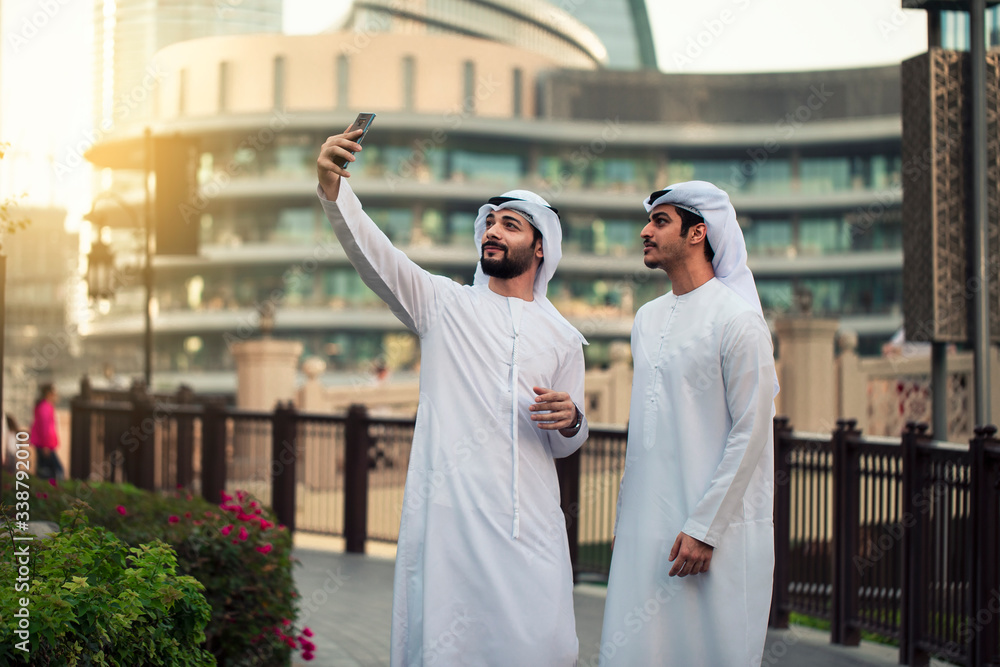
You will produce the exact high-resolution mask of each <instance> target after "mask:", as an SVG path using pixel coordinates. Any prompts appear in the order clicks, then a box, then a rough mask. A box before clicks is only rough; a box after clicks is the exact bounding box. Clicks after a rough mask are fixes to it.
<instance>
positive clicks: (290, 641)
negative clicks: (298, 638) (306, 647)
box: [285, 637, 296, 648]
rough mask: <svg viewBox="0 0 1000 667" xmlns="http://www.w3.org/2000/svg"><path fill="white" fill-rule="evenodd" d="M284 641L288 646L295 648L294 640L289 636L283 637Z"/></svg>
mask: <svg viewBox="0 0 1000 667" xmlns="http://www.w3.org/2000/svg"><path fill="white" fill-rule="evenodd" d="M285 643H286V644H288V648H296V647H295V640H294V639H292V638H291V637H285Z"/></svg>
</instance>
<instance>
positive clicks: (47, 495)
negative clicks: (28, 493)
mask: <svg viewBox="0 0 1000 667" xmlns="http://www.w3.org/2000/svg"><path fill="white" fill-rule="evenodd" d="M35 497H36V498H41V499H43V500H44V499H45V498H48V497H49V494H47V493H45V492H44V491H39V492H38V493H36V494H35Z"/></svg>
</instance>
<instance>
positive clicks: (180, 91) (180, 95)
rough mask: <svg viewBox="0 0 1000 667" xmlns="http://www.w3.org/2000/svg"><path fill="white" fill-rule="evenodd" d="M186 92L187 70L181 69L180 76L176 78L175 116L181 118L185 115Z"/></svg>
mask: <svg viewBox="0 0 1000 667" xmlns="http://www.w3.org/2000/svg"><path fill="white" fill-rule="evenodd" d="M186 90H187V69H184V68H182V69H181V73H180V76H179V77H178V78H177V115H178V116H183V115H184V114H185V113H187V100H186V99H185V97H184V94H185V91H186Z"/></svg>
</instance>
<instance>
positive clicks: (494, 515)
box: [318, 181, 588, 667]
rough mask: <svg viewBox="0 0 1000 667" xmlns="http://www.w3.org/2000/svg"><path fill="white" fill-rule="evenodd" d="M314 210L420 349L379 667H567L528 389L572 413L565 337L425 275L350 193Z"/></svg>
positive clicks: (560, 576)
mask: <svg viewBox="0 0 1000 667" xmlns="http://www.w3.org/2000/svg"><path fill="white" fill-rule="evenodd" d="M318 193H319V196H320V200H321V201H322V203H323V208H324V210H325V211H326V215H327V217H328V218H329V220H330V222H331V223H332V224H333V228H334V230H335V232H336V234H337V237H338V238H339V239H340V243H341V245H342V246H343V248H344V250H345V251H346V252H347V255H348V257H349V258H350V260H351V263H352V264H353V265H354V266H355V268H356V269H357V270H358V273H359V274H360V276H361V278H362V279H363V280H364V282H365V284H367V285H368V286H369V287H370V288H371V289H372V290H373V291H374V292H375V293H376V294H378V295H379V297H381V298H382V299H383V300H384V301H385V302H386V303H387V304H388V305H389V307H390V308H391V309H392V312H393V313H394V314H395V315H396V316H397V317H398V318H399V319H400V320H401V321H402V322H403V324H405V325H406V326H407V328H409V329H410V330H411V331H413V332H414V333H415V334H417V335H418V336H419V337H420V354H421V362H420V402H419V405H418V408H417V421H416V427H415V431H414V436H413V447H412V450H411V452H410V464H409V469H408V470H407V474H406V488H405V491H404V496H403V507H402V518H401V521H400V526H399V543H398V547H397V551H396V575H395V581H394V584H393V605H392V607H393V608H392V639H391V660H390V662H391V664H392V665H393V666H402V665H406V666H411V667H412V666H415V665H435V666H437V665H455V666H458V665H461V666H463V667H472V666H479V665H484V666H485V665H491V666H492V665H496V666H501V665H503V666H507V665H518V666H519V667H531V666H533V665H537V666H538V667H553V666H560V665H567V666H568V665H573V664H574V662H575V660H576V658H577V652H578V642H577V637H576V622H575V619H574V615H573V574H572V566H571V564H570V558H569V546H568V541H567V538H566V523H565V519H564V517H563V514H562V511H561V510H560V507H559V482H558V479H557V477H556V470H555V463H554V457H555V458H558V457H563V456H568V455H569V454H571V453H573V452H574V451H576V450H577V449H578V448H579V447H580V445H581V444H583V441H584V440H586V438H587V431H588V429H587V425H586V423H585V422H586V420H584V424H583V426H582V427H581V428H580V431H579V432H578V433H577V434H576V435H575V436H573V437H572V438H566V437H564V436H562V435H561V434H560V433H559V432H558V431H548V430H542V429H540V428H539V427H538V426H537V425H536V423H535V422H533V421H532V420H531V418H530V414H531V413H530V412H529V410H528V407H529V406H530V405H531V404H532V403H533V402H534V398H535V394H534V392H533V391H532V387H535V386H539V387H544V388H549V389H554V390H556V391H565V392H568V393H569V394H570V396H571V397H572V399H573V402H574V403H576V405H577V406H582V405H583V378H584V363H583V349H582V346H581V342H580V339H579V337H578V335H577V334H576V332H575V330H572V329H571V328H570V327H568V326H567V325H566V324H564V323H561V322H557V321H556V320H555V319H554V318H553V317H551V316H550V315H547V314H546V313H544V311H543V310H542V309H541V308H540V307H539V306H538V304H537V303H536V302H534V301H530V302H528V301H523V300H521V299H517V298H508V297H503V296H500V295H499V294H496V293H495V292H493V291H491V290H490V289H489V287H487V286H485V285H482V286H478V287H475V286H462V285H459V284H458V283H456V282H454V281H453V280H451V279H449V278H446V277H442V276H436V275H432V274H430V273H428V272H426V271H424V270H423V269H421V268H420V267H419V266H417V265H416V264H414V263H413V262H412V261H410V260H409V259H408V258H407V257H406V255H405V254H404V253H403V252H402V251H401V250H398V249H396V248H394V247H393V246H392V244H391V243H390V242H389V240H388V239H387V238H386V236H385V235H384V234H383V233H382V232H381V231H380V230H379V229H378V228H377V227H376V225H375V224H374V223H373V222H372V220H371V218H369V217H368V216H367V215H366V214H365V212H364V211H363V210H362V208H361V203H360V202H359V201H358V198H357V197H356V196H355V195H354V193H353V192H352V191H351V189H350V187H349V186H348V184H347V182H346V181H341V185H340V193H339V196H338V198H337V201H336V203H331V202H329V201H327V200H326V199H325V197H324V196H323V192H322V190H319V192H318Z"/></svg>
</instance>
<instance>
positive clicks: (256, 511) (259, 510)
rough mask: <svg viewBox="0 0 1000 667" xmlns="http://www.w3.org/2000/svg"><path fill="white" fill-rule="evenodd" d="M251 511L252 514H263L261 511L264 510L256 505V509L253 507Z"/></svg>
mask: <svg viewBox="0 0 1000 667" xmlns="http://www.w3.org/2000/svg"><path fill="white" fill-rule="evenodd" d="M253 513H254V514H263V513H264V510H262V509H261V508H259V507H258V508H257V509H255V510H254V511H253Z"/></svg>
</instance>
